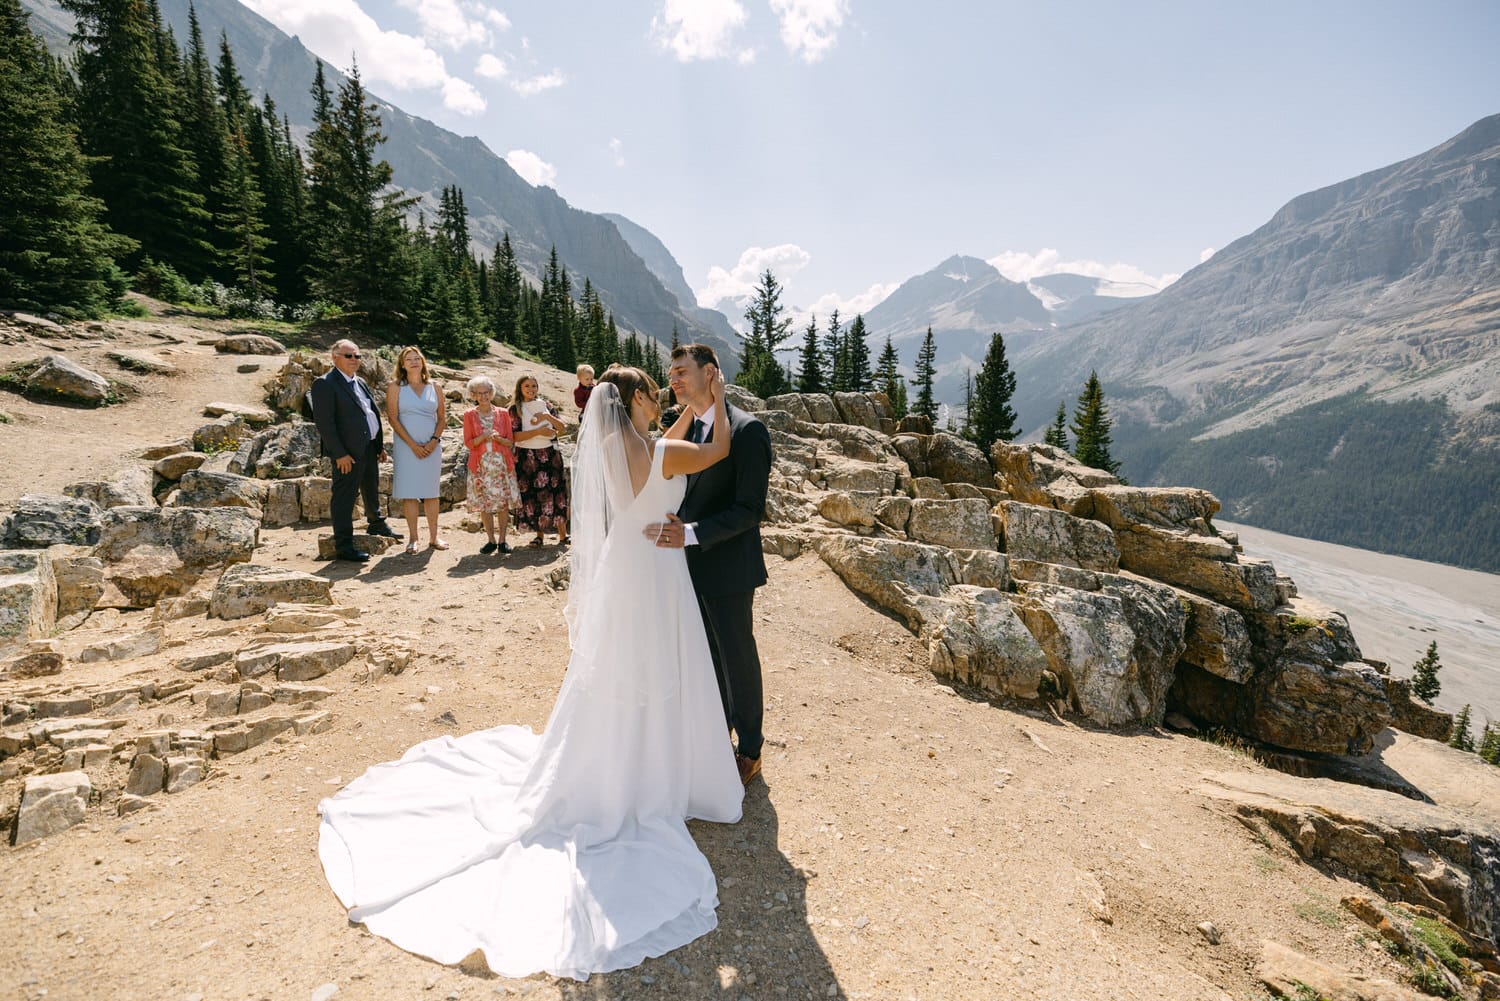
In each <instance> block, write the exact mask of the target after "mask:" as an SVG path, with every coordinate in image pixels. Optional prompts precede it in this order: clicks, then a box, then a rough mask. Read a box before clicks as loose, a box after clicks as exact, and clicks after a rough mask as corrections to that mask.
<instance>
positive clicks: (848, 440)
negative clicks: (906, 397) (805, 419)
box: [801, 424, 895, 462]
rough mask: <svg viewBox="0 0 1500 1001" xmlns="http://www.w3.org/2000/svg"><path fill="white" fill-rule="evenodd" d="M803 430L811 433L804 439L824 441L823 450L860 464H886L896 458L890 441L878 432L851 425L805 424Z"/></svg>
mask: <svg viewBox="0 0 1500 1001" xmlns="http://www.w3.org/2000/svg"><path fill="white" fill-rule="evenodd" d="M801 428H802V429H804V430H806V431H808V432H811V434H810V435H804V437H809V436H810V437H817V438H821V439H823V446H822V447H823V449H825V450H829V451H835V452H837V453H838V454H839V455H842V456H844V457H845V458H848V459H856V460H858V461H860V462H885V461H886V460H887V459H893V458H895V454H894V453H893V452H892V451H891V447H890V439H889V438H887V437H886V436H885V435H883V434H881V433H880V432H878V431H871V430H870V429H869V428H866V427H856V426H854V425H851V424H804V425H802V426H801Z"/></svg>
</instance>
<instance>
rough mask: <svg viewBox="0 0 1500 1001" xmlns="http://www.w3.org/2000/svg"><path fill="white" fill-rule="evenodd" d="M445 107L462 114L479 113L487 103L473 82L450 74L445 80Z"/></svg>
mask: <svg viewBox="0 0 1500 1001" xmlns="http://www.w3.org/2000/svg"><path fill="white" fill-rule="evenodd" d="M443 107H445V108H447V109H448V110H449V111H453V112H457V113H458V114H460V115H478V114H480V113H482V112H483V111H484V109H485V108H486V107H487V105H486V104H485V100H484V95H483V94H481V93H479V91H478V90H477V89H475V87H474V85H473V84H472V83H470V82H469V81H467V80H460V79H459V78H458V77H456V76H450V77H449V78H448V79H447V80H445V81H443Z"/></svg>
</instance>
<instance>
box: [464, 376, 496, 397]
mask: <svg viewBox="0 0 1500 1001" xmlns="http://www.w3.org/2000/svg"><path fill="white" fill-rule="evenodd" d="M468 389H469V395H470V396H473V395H474V390H476V389H488V390H489V391H490V395H491V396H493V395H495V380H494V379H491V378H490V377H489V376H487V375H476V376H475V377H474V378H472V379H470V380H469V383H468Z"/></svg>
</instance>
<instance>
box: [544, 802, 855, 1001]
mask: <svg viewBox="0 0 1500 1001" xmlns="http://www.w3.org/2000/svg"><path fill="white" fill-rule="evenodd" d="M688 826H689V828H690V829H691V831H692V833H693V838H694V840H696V841H697V842H698V847H699V848H701V849H702V850H703V854H704V855H706V856H708V861H709V864H710V865H712V866H713V870H714V874H715V875H716V876H717V877H718V879H719V927H718V928H717V929H715V930H714V931H712V932H710V933H709V934H707V935H705V936H703V937H702V938H700V939H698V940H697V941H695V942H692V943H690V944H688V945H686V946H684V947H682V948H681V949H676V950H674V951H672V952H670V953H668V954H667V955H665V956H660V957H658V958H656V959H648V960H646V961H645V962H644V963H642V964H641V965H640V966H637V967H634V968H632V969H629V970H620V971H619V972H617V973H608V974H597V975H595V976H593V977H591V978H590V979H589V980H588V981H587V982H586V983H582V984H579V983H575V982H573V981H571V980H563V981H559V982H558V987H559V991H560V996H561V997H562V998H565V999H567V1001H615V999H621V1001H629V999H631V998H647V997H651V998H662V997H667V998H683V999H694V1001H696V999H700V998H702V999H715V1001H717V999H724V1001H741V999H744V998H751V999H755V1001H759V999H761V998H767V999H773V1001H780V999H782V998H806V997H815V998H818V999H823V998H841V997H843V996H844V992H843V989H842V988H841V987H838V986H837V985H838V981H837V978H836V977H835V976H834V973H833V968H832V967H831V966H830V965H829V963H828V957H827V956H825V955H824V954H823V948H822V946H820V945H819V944H818V940H817V939H816V938H815V937H813V934H812V930H811V929H810V928H808V926H807V883H808V880H809V879H811V878H813V877H814V876H816V873H809V872H807V871H805V870H803V869H801V868H799V867H797V866H795V865H793V864H792V863H791V861H790V860H789V859H787V857H786V856H785V855H784V854H782V852H781V848H780V842H779V838H778V836H779V831H780V823H779V821H778V819H777V816H776V808H775V806H773V805H772V803H771V798H770V796H769V795H768V793H767V789H766V784H765V782H763V781H760V780H757V781H754V782H752V783H751V784H750V788H749V789H747V790H746V791H745V808H744V818H743V819H742V820H741V821H740V822H739V823H738V824H705V823H698V822H694V823H691V824H689V825H688ZM830 986H831V987H833V988H834V989H833V991H832V992H831V993H830V991H829V988H830Z"/></svg>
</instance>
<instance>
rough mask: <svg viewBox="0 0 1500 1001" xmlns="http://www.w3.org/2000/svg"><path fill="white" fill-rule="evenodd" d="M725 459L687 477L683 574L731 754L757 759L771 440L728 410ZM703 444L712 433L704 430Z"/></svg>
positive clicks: (763, 429) (742, 415)
mask: <svg viewBox="0 0 1500 1001" xmlns="http://www.w3.org/2000/svg"><path fill="white" fill-rule="evenodd" d="M725 406H726V407H727V416H728V418H729V433H730V443H729V457H728V458H726V459H724V460H722V461H720V462H717V463H715V464H714V465H712V466H710V467H708V468H707V469H705V470H703V471H702V472H701V473H694V474H693V475H691V476H689V477H688V482H687V493H686V494H685V495H684V496H683V499H682V507H681V508H680V509H679V510H678V512H677V514H678V517H680V518H681V519H682V520H683V521H685V522H687V523H689V524H691V525H693V534H694V536H695V537H696V539H697V542H698V544H697V545H695V546H688V547H687V562H688V572H689V573H690V574H692V578H693V589H694V590H695V591H696V592H697V593H698V609H699V611H701V612H702V613H703V626H704V629H705V630H706V631H707V632H708V645H709V650H710V652H711V653H712V654H713V661H714V673H715V675H717V677H718V680H719V697H720V698H721V699H722V700H723V702H724V718H725V720H727V721H728V723H729V725H730V726H732V727H733V728H734V731H735V734H736V735H737V736H738V737H739V747H738V749H737V750H738V752H739V753H740V754H742V755H744V756H745V757H747V758H759V757H760V749H761V743H762V741H763V736H762V734H761V725H762V720H763V717H764V715H765V708H764V699H763V695H762V691H761V673H760V653H759V652H758V651H757V650H756V647H755V632H754V605H755V589H756V588H758V587H760V586H761V585H762V584H764V583H765V582H766V561H765V556H764V555H763V554H762V553H761V549H760V519H761V516H762V514H763V513H764V512H765V507H766V486H767V482H768V481H769V479H770V475H771V436H770V434H769V433H768V432H767V431H766V426H765V425H764V424H762V423H761V422H760V421H758V420H756V419H755V418H754V417H752V416H750V415H749V414H747V413H746V412H745V411H743V410H740V409H739V408H738V407H734V406H729V404H728V403H727V402H726V404H725ZM709 432H710V440H711V438H712V428H710V429H709Z"/></svg>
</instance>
